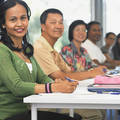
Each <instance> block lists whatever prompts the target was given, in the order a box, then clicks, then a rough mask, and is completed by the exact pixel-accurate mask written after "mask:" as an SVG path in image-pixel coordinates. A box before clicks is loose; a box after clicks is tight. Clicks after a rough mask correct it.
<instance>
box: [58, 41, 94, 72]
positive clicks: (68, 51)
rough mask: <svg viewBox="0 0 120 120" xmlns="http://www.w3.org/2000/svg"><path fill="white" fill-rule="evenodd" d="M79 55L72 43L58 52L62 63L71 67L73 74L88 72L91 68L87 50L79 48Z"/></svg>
mask: <svg viewBox="0 0 120 120" xmlns="http://www.w3.org/2000/svg"><path fill="white" fill-rule="evenodd" d="M80 53H81V54H80V55H79V54H78V52H77V48H76V47H75V45H74V43H73V42H71V43H70V44H69V45H66V46H64V47H63V48H62V50H61V52H60V54H61V56H62V57H63V59H64V61H65V62H66V63H67V64H68V65H69V66H71V69H72V71H73V72H75V71H84V70H88V69H89V68H91V67H92V60H91V59H90V57H89V55H88V53H87V50H86V49H85V48H83V47H80Z"/></svg>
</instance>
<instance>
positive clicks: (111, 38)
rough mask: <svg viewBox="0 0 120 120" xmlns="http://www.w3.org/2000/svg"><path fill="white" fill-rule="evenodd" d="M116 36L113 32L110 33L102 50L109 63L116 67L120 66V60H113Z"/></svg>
mask: <svg viewBox="0 0 120 120" xmlns="http://www.w3.org/2000/svg"><path fill="white" fill-rule="evenodd" d="M115 39H116V35H115V33H113V32H109V33H107V34H106V36H105V46H103V47H102V48H101V50H102V52H103V54H104V55H105V56H106V58H107V61H109V62H110V63H111V64H114V66H118V65H120V61H119V60H114V59H113V54H112V51H111V49H112V47H113V45H114V43H115Z"/></svg>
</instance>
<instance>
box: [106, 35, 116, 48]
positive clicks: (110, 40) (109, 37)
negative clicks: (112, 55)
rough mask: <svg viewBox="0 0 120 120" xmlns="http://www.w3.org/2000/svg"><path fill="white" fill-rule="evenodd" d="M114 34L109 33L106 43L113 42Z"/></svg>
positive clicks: (111, 43) (109, 44) (110, 43)
mask: <svg viewBox="0 0 120 120" xmlns="http://www.w3.org/2000/svg"><path fill="white" fill-rule="evenodd" d="M115 38H116V36H115V35H114V34H110V35H109V36H108V37H107V38H106V39H105V40H106V45H108V46H112V45H113V43H114V42H115Z"/></svg>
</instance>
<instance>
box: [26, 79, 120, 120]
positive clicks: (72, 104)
mask: <svg viewBox="0 0 120 120" xmlns="http://www.w3.org/2000/svg"><path fill="white" fill-rule="evenodd" d="M91 82H92V81H91V80H89V82H88V81H84V82H80V86H84V87H81V88H80V89H79V90H77V91H76V92H75V93H73V94H60V93H58V94H42V95H31V96H28V97H25V98H24V103H30V104H31V115H32V120H37V108H69V109H72V108H73V109H75V108H76V109H120V95H110V94H92V93H91V92H88V91H86V90H85V89H86V88H85V86H87V84H90V83H91ZM83 91H84V92H83Z"/></svg>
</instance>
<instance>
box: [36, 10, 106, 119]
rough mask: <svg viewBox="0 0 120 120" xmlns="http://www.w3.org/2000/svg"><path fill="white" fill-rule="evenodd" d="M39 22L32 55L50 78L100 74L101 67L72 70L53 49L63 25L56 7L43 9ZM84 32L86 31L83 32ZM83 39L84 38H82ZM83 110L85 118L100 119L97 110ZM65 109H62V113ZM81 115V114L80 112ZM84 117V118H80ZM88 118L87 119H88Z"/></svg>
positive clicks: (85, 76) (88, 76) (82, 77)
mask: <svg viewBox="0 0 120 120" xmlns="http://www.w3.org/2000/svg"><path fill="white" fill-rule="evenodd" d="M40 22H41V30H42V31H41V32H42V34H41V36H40V38H39V39H38V40H36V41H35V43H34V50H35V52H34V56H35V58H36V60H37V61H38V63H39V64H40V66H41V68H42V69H43V71H44V72H45V73H46V74H47V75H48V76H49V77H51V78H53V79H56V78H61V79H65V77H66V76H67V77H69V78H72V79H76V80H83V79H87V78H91V77H95V76H96V75H101V74H104V73H103V68H104V67H100V68H94V69H93V70H91V71H82V72H81V71H80V72H79V71H76V72H73V71H72V70H71V67H70V66H68V65H67V64H66V63H65V61H64V60H63V58H62V57H61V55H60V54H59V53H58V52H57V51H55V50H54V48H53V47H54V44H55V42H56V41H57V40H58V38H60V37H61V36H62V34H63V31H64V25H63V14H62V13H61V11H59V10H58V9H54V8H50V9H47V10H45V11H44V12H43V13H42V14H41V16H40ZM83 28H84V30H86V25H85V26H84V25H83ZM85 34H86V33H85ZM83 39H84V38H83ZM86 111H87V113H88V114H86V112H84V111H83V113H84V115H85V116H86V119H87V118H90V119H91V118H93V119H96V120H101V118H102V115H101V113H99V112H96V111H97V110H95V111H94V110H93V111H92V110H86ZM88 111H89V112H88ZM66 112H67V111H64V110H62V113H66ZM79 114H80V113H79ZM80 115H81V114H80ZM82 117H83V116H82ZM82 119H85V118H82ZM90 119H89V120H90Z"/></svg>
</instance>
